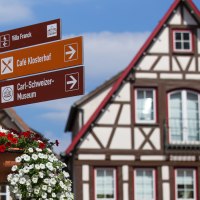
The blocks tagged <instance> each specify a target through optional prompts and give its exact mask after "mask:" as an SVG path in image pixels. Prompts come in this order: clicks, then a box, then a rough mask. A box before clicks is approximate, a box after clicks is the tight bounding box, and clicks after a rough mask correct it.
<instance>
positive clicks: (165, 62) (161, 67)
mask: <svg viewBox="0 0 200 200" xmlns="http://www.w3.org/2000/svg"><path fill="white" fill-rule="evenodd" d="M169 69H170V67H169V56H162V58H161V59H160V60H159V62H158V63H157V64H156V66H155V68H154V71H169Z"/></svg>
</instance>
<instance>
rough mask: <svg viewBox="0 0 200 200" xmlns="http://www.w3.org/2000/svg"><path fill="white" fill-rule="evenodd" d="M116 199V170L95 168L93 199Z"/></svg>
mask: <svg viewBox="0 0 200 200" xmlns="http://www.w3.org/2000/svg"><path fill="white" fill-rule="evenodd" d="M116 199H117V198H116V170H115V169H113V168H97V169H96V170H95V200H116Z"/></svg>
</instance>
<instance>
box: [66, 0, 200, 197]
mask: <svg viewBox="0 0 200 200" xmlns="http://www.w3.org/2000/svg"><path fill="white" fill-rule="evenodd" d="M152 3H153V2H152ZM199 83H200V12H199V10H198V8H197V7H196V6H195V5H194V3H193V2H192V0H175V1H174V2H173V4H172V5H171V7H170V8H169V10H168V11H167V13H166V14H165V15H164V17H163V18H162V20H161V21H160V22H159V24H158V25H157V27H156V28H155V30H154V31H153V32H152V33H151V35H150V36H149V38H148V39H147V41H146V43H145V44H144V45H143V47H142V48H141V49H140V51H139V52H138V53H137V55H136V56H135V57H134V58H133V60H132V61H131V63H130V64H129V65H128V67H127V68H125V69H124V71H123V72H121V73H120V74H118V75H117V76H115V77H113V78H112V79H111V80H109V81H108V82H106V83H105V84H103V85H102V86H100V87H99V88H97V89H96V90H95V91H93V92H92V93H90V94H89V95H87V96H85V97H84V98H83V99H81V100H80V101H78V102H76V103H75V104H74V105H73V106H72V108H71V112H70V115H69V118H68V122H67V126H66V131H71V132H72V143H71V144H70V146H69V147H68V148H67V150H66V152H65V153H66V160H67V162H68V165H69V167H70V168H71V172H72V180H73V184H74V193H75V199H76V200H198V199H200V190H199V183H200V84H199Z"/></svg>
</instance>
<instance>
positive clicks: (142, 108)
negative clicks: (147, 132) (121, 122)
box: [136, 90, 154, 121]
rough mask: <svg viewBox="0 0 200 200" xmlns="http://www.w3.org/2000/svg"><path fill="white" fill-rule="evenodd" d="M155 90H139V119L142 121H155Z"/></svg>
mask: <svg viewBox="0 0 200 200" xmlns="http://www.w3.org/2000/svg"><path fill="white" fill-rule="evenodd" d="M153 101H154V99H153V90H137V104H136V105H137V108H136V110H137V119H138V120H140V121H152V120H154V102H153Z"/></svg>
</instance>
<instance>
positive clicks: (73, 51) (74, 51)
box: [65, 46, 76, 59]
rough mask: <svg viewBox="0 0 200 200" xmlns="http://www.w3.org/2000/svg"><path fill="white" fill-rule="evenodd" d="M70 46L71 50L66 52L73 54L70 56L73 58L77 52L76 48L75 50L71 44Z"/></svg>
mask: <svg viewBox="0 0 200 200" xmlns="http://www.w3.org/2000/svg"><path fill="white" fill-rule="evenodd" d="M69 48H70V51H67V52H65V54H66V55H69V54H71V56H70V57H69V59H72V57H73V56H74V54H75V53H76V50H75V49H74V48H73V47H72V46H69Z"/></svg>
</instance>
